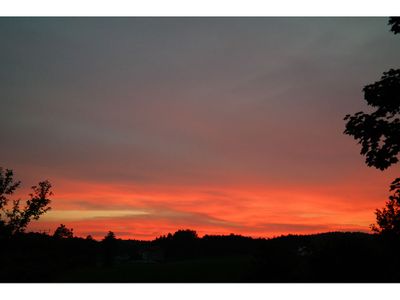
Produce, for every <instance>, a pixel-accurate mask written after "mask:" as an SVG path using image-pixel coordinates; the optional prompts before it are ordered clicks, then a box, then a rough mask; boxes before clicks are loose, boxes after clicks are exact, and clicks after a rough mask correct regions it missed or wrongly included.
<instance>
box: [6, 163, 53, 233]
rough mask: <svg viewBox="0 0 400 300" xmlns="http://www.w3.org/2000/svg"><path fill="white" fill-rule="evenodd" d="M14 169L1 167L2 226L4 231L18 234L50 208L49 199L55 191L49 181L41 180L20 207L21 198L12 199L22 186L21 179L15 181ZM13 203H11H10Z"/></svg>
mask: <svg viewBox="0 0 400 300" xmlns="http://www.w3.org/2000/svg"><path fill="white" fill-rule="evenodd" d="M13 177H14V174H13V171H12V170H10V169H6V170H5V171H3V168H0V228H1V232H2V233H8V234H16V233H20V232H24V231H25V229H26V227H27V226H28V224H29V223H30V222H31V221H32V220H38V219H39V218H40V216H41V215H42V214H44V213H45V212H47V211H48V210H50V209H51V208H50V207H49V206H48V205H49V204H50V202H51V200H50V199H48V197H49V196H51V195H52V194H53V193H52V192H51V184H50V182H49V181H47V180H45V181H41V182H39V183H38V185H35V186H32V193H30V194H29V196H30V199H29V200H26V202H25V206H24V207H23V208H21V207H20V204H21V200H20V199H17V200H12V201H11V200H10V199H9V198H8V197H9V196H10V195H12V194H13V193H14V192H15V190H16V189H17V188H18V187H19V186H20V184H21V182H20V181H14V178H13ZM10 203H11V204H10Z"/></svg>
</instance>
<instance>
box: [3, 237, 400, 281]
mask: <svg viewBox="0 0 400 300" xmlns="http://www.w3.org/2000/svg"><path fill="white" fill-rule="evenodd" d="M399 249H400V247H399V243H398V242H395V241H394V240H393V239H391V238H390V237H382V236H378V235H371V234H366V233H350V232H347V233H341V232H333V233H323V234H316V235H304V236H294V235H289V236H282V237H277V238H273V239H252V238H249V237H243V236H237V235H229V236H205V237H202V238H198V237H197V235H196V234H195V232H194V231H190V230H181V231H178V232H176V233H175V234H173V235H171V234H169V235H168V236H164V237H161V238H158V239H156V240H154V241H136V240H120V239H113V240H111V241H106V240H103V241H101V242H98V241H95V240H88V239H82V238H63V239H57V238H54V237H51V236H48V235H44V234H37V233H31V234H22V235H19V236H16V237H13V238H12V239H7V240H3V241H2V247H1V251H2V252H1V258H2V262H1V268H0V279H1V281H2V282H71V283H74V282H78V283H81V282H82V283H92V282H93V283H96V282H116V283H120V282H121V283H123V282H127V283H135V282H138V283H139V282H141V283H146V282H149V283H158V282H166V283H173V282H176V283H184V282H189V283H213V282H216V283H225V282H226V283H230V282H255V283H257V282H260V283H262V282H283V283H292V282H315V283H317V282H339V283H342V282H343V283H345V282H400V271H399V270H400V268H399V266H400V263H399V261H400V259H399V256H398V255H396V253H399V252H398V250H399ZM389 257H390V260H389V259H388V258H389Z"/></svg>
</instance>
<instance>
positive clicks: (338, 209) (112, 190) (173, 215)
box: [30, 180, 384, 239]
mask: <svg viewBox="0 0 400 300" xmlns="http://www.w3.org/2000/svg"><path fill="white" fill-rule="evenodd" d="M57 183H58V185H57V188H56V194H55V196H54V200H53V204H52V207H53V210H52V211H50V212H49V213H47V215H45V216H43V218H42V219H41V220H40V221H39V222H36V223H33V224H32V225H31V227H30V229H32V230H33V229H34V230H49V231H50V232H53V230H54V229H55V227H56V226H57V225H58V224H60V223H65V224H68V226H69V227H73V228H74V232H75V234H77V235H78V236H85V235H88V234H91V235H92V236H94V237H95V238H98V239H100V238H102V237H103V236H104V235H105V233H106V232H107V231H108V230H112V231H114V232H116V234H117V236H119V237H121V238H135V239H153V238H155V237H157V236H160V235H162V234H167V233H168V232H174V231H176V230H178V229H182V228H191V229H194V230H197V232H198V233H199V234H200V235H204V234H229V233H236V234H242V235H249V236H253V237H272V236H276V235H281V234H289V233H292V234H307V233H316V232H323V231H336V230H341V231H347V230H352V231H354V230H355V231H368V225H369V224H371V223H372V222H374V214H373V211H374V209H375V208H376V207H379V205H380V204H381V203H383V200H384V198H383V197H382V196H383V194H384V193H383V192H382V191H381V190H382V189H380V187H379V186H378V185H376V186H369V187H364V188H361V187H360V186H351V185H343V184H342V185H338V184H336V185H332V186H325V187H322V186H319V187H318V186H317V187H314V188H312V187H307V186H305V187H301V186H296V185H293V186H290V187H289V186H287V187H282V186H276V187H273V186H265V187H262V186H247V187H246V186H239V185H236V186H229V185H226V186H220V187H217V186H211V187H203V186H186V187H176V186H161V185H160V186H150V185H118V184H114V185H113V184H109V185H105V184H101V183H93V182H92V183H90V182H74V181H65V180H59V181H57Z"/></svg>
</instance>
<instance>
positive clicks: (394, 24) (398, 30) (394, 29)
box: [389, 17, 400, 34]
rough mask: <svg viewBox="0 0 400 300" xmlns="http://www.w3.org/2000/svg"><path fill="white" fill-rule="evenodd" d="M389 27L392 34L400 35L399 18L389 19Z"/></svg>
mask: <svg viewBox="0 0 400 300" xmlns="http://www.w3.org/2000/svg"><path fill="white" fill-rule="evenodd" d="M389 25H391V28H390V30H391V31H392V32H393V33H394V34H397V33H400V17H390V18H389Z"/></svg>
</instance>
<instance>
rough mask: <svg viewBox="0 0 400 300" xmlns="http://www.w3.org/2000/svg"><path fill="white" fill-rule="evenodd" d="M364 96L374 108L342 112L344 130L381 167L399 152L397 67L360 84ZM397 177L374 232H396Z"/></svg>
mask: <svg viewBox="0 0 400 300" xmlns="http://www.w3.org/2000/svg"><path fill="white" fill-rule="evenodd" d="M389 25H391V26H392V27H391V31H392V32H394V34H397V33H399V32H400V18H398V17H392V18H390V19H389ZM363 92H364V99H365V101H366V102H367V104H368V105H369V106H371V107H372V108H374V109H375V110H374V111H373V112H371V113H364V112H362V111H361V112H357V113H355V114H354V115H346V117H345V118H344V120H345V121H347V123H346V128H345V131H344V133H345V134H348V135H350V136H353V137H354V139H356V140H358V143H359V144H361V152H360V153H361V155H365V157H366V160H365V162H366V164H367V165H368V166H369V167H375V168H377V169H380V170H382V171H383V170H385V169H387V168H388V167H390V166H391V165H393V164H395V163H397V162H398V161H399V155H400V69H390V70H389V71H387V72H384V73H383V75H382V77H381V79H380V80H379V81H377V82H375V83H373V84H369V85H367V86H365V87H364V89H363ZM399 183H400V178H397V179H395V180H394V181H393V182H392V184H391V187H390V190H391V191H394V194H393V195H391V196H390V197H389V200H388V201H387V202H386V208H383V209H382V210H379V209H377V210H376V217H377V225H371V229H372V230H373V231H375V232H379V233H383V232H389V231H390V232H392V233H396V234H399V235H400V230H399V229H400V227H399V219H400V209H399V208H400V198H399Z"/></svg>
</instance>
